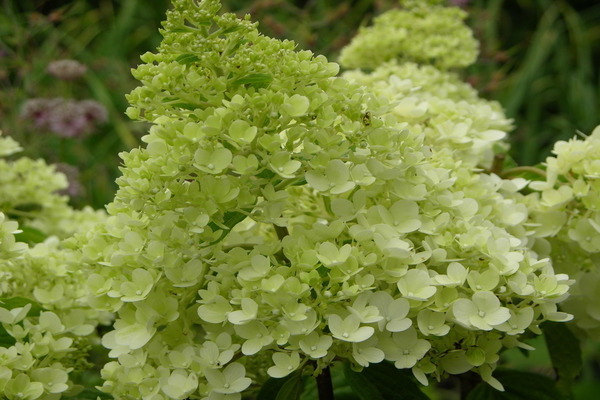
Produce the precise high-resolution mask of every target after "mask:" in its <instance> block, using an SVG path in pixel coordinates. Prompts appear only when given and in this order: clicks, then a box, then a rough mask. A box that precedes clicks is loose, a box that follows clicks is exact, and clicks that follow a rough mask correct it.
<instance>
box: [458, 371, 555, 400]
mask: <svg viewBox="0 0 600 400" xmlns="http://www.w3.org/2000/svg"><path fill="white" fill-rule="evenodd" d="M494 377H495V378H496V379H498V380H499V381H500V382H501V383H502V385H503V386H504V392H500V391H498V390H496V389H494V388H492V387H491V386H490V385H488V384H487V383H485V382H482V383H480V384H479V385H477V386H476V387H475V389H473V390H472V391H471V393H469V395H468V396H467V398H466V400H531V399H535V400H564V397H563V395H562V394H561V393H560V392H559V391H558V390H556V386H555V384H554V381H553V380H552V379H550V378H548V377H547V376H543V375H540V374H535V373H532V372H524V371H514V370H497V371H496V372H494Z"/></svg>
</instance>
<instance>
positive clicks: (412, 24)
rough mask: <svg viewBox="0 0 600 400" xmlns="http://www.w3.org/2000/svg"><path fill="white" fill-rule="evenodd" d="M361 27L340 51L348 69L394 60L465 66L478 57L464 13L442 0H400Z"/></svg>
mask: <svg viewBox="0 0 600 400" xmlns="http://www.w3.org/2000/svg"><path fill="white" fill-rule="evenodd" d="M400 3H401V5H402V6H403V7H404V9H398V10H391V11H388V12H386V13H384V14H382V15H380V16H378V17H376V18H375V20H374V23H373V25H372V26H369V27H365V28H362V29H361V30H360V31H359V34H358V35H357V36H356V37H355V38H354V39H353V40H352V42H351V43H350V45H348V46H347V47H346V48H344V49H343V50H342V53H341V55H340V62H341V63H342V64H343V65H344V66H346V67H348V68H364V69H374V68H376V67H377V66H379V65H381V64H383V63H384V62H386V61H391V60H394V59H397V60H401V61H413V62H416V63H423V64H432V65H435V66H436V67H438V68H440V69H450V68H457V67H459V68H460V67H466V66H468V65H470V64H472V63H473V62H474V61H475V59H476V58H477V51H478V47H479V46H478V43H477V41H476V40H475V38H474V37H473V32H471V30H470V29H469V28H468V27H467V26H466V25H465V24H464V19H465V18H466V17H467V13H466V12H465V11H463V10H461V9H460V8H458V7H444V6H443V5H442V3H445V1H441V0H401V1H400Z"/></svg>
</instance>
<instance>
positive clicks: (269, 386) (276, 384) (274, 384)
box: [256, 373, 298, 400]
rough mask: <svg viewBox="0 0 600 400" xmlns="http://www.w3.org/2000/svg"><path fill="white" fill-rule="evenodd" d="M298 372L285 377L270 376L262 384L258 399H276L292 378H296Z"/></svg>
mask: <svg viewBox="0 0 600 400" xmlns="http://www.w3.org/2000/svg"><path fill="white" fill-rule="evenodd" d="M296 375H298V373H294V374H291V375H288V376H286V377H284V378H269V379H267V381H266V382H265V383H264V384H263V385H262V387H261V388H260V391H259V392H258V395H257V397H256V400H275V399H276V398H277V395H278V394H279V392H280V391H281V389H282V388H283V386H284V385H285V384H286V383H287V382H288V381H289V380H290V379H294V378H295V377H296Z"/></svg>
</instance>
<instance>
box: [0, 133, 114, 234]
mask: <svg viewBox="0 0 600 400" xmlns="http://www.w3.org/2000/svg"><path fill="white" fill-rule="evenodd" d="M20 150H21V149H20V147H18V145H17V144H16V143H15V142H14V141H13V140H12V139H10V138H4V137H2V136H0V187H1V188H2V191H0V211H2V212H4V213H5V214H6V215H7V216H8V217H9V218H11V219H15V220H18V221H19V222H20V224H21V225H22V226H26V227H27V228H34V229H36V230H38V231H40V232H41V233H42V234H43V235H44V236H57V237H59V238H61V239H62V238H66V237H69V236H71V235H72V234H73V233H75V232H78V231H79V230H85V229H87V228H89V227H91V226H93V225H94V224H95V223H96V222H98V221H99V220H101V219H102V218H104V213H102V212H98V211H94V210H92V209H91V208H90V207H86V208H84V209H83V210H74V209H72V208H71V207H70V206H69V205H68V198H67V197H65V196H61V195H59V194H58V193H57V192H59V191H61V190H64V189H66V188H67V180H66V177H65V175H63V174H61V173H57V172H56V170H55V167H54V166H52V165H48V164H46V163H45V162H44V161H43V160H32V159H30V158H27V157H20V158H17V159H15V160H11V159H6V158H5V157H6V156H10V155H12V154H14V153H17V152H18V151H20Z"/></svg>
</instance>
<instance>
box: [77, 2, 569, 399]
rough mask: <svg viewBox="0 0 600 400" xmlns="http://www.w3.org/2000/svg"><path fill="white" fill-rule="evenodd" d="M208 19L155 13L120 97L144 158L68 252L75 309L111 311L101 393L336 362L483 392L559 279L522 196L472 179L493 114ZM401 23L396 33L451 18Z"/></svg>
mask: <svg viewBox="0 0 600 400" xmlns="http://www.w3.org/2000/svg"><path fill="white" fill-rule="evenodd" d="M219 7H220V4H219V1H217V0H204V1H201V2H200V3H197V2H195V1H193V0H175V1H174V9H173V10H171V11H169V13H168V17H167V21H166V22H165V23H164V25H163V26H164V29H163V35H164V40H163V42H162V43H161V45H160V47H159V49H158V52H157V53H155V54H153V53H147V54H145V55H143V57H142V59H143V61H144V62H145V64H143V65H140V66H139V67H138V68H137V69H136V70H135V71H134V75H135V76H136V77H137V78H138V79H139V80H140V81H141V82H142V84H143V85H142V86H141V87H139V88H137V89H136V90H134V91H133V92H132V93H131V94H130V95H129V101H130V102H131V103H132V107H130V108H129V110H128V114H129V115H130V116H131V117H134V118H138V119H143V120H147V121H149V122H151V123H153V126H152V128H151V129H150V133H149V135H147V136H146V137H144V141H145V142H146V143H147V147H146V148H143V149H134V150H132V151H131V152H129V153H124V154H122V158H123V160H124V168H123V176H122V177H121V178H119V179H118V184H119V191H118V193H117V196H116V198H115V200H114V202H113V203H111V204H110V205H109V206H108V207H107V209H108V211H109V213H110V215H111V216H110V217H109V218H108V220H107V221H106V223H104V224H102V225H99V226H97V228H96V229H93V230H90V231H89V232H84V233H82V234H79V235H78V236H77V238H76V240H73V241H71V242H70V246H72V248H73V249H74V250H75V249H76V248H79V249H80V251H81V253H80V257H81V260H82V261H83V262H84V263H85V264H86V265H87V266H86V268H87V272H88V273H89V279H88V280H87V289H88V291H89V293H90V297H89V300H88V301H89V303H90V304H91V305H92V306H93V307H94V308H96V309H99V310H106V311H111V312H116V313H117V320H116V322H115V324H114V328H115V329H114V330H113V331H111V332H109V333H108V334H106V335H105V336H104V337H103V339H102V343H103V345H104V346H105V347H107V348H109V349H110V354H109V355H110V357H113V358H114V359H115V360H114V361H112V362H110V363H108V364H107V365H106V366H105V368H104V369H103V378H104V379H105V383H104V386H103V390H105V391H107V392H109V393H111V394H113V396H115V397H116V398H136V399H137V398H142V399H152V400H159V399H184V398H187V397H191V398H202V399H210V400H216V399H229V400H233V399H240V398H241V393H242V392H247V391H250V390H253V388H254V386H252V384H253V383H260V382H262V381H264V380H265V379H266V378H267V376H271V377H283V376H287V375H288V374H290V373H292V372H294V371H297V370H301V371H304V373H314V374H318V373H320V371H321V370H322V369H323V368H325V367H327V366H328V365H330V364H331V363H332V362H333V360H338V359H342V360H347V361H348V362H351V363H353V364H354V365H355V366H357V367H364V366H368V365H369V364H371V363H379V362H382V361H383V360H388V361H390V362H392V363H394V365H395V366H396V367H397V368H410V369H412V371H413V373H414V374H415V376H416V377H417V378H418V379H419V380H420V381H421V382H422V383H424V384H425V383H427V377H426V375H431V376H433V377H435V378H439V377H441V376H443V375H445V374H447V373H450V374H459V373H463V372H466V371H469V370H473V371H476V372H477V373H479V374H480V375H481V376H482V377H483V378H484V379H485V380H486V381H488V382H489V383H490V384H492V385H495V386H496V387H500V384H499V382H498V381H496V380H495V379H494V378H493V377H492V372H493V369H494V368H495V364H496V362H497V360H498V353H499V351H500V350H501V348H503V347H511V346H515V345H521V346H524V345H522V344H520V343H519V341H518V338H519V335H520V334H522V333H524V332H525V331H526V330H530V331H533V332H539V329H538V325H539V324H540V323H541V322H543V321H546V320H555V321H556V320H566V319H569V316H568V315H567V314H564V313H561V312H558V311H557V308H556V304H557V303H558V302H560V301H561V300H563V299H564V298H565V297H566V293H567V290H568V287H569V284H570V283H571V281H570V280H569V279H568V277H567V276H566V275H564V274H555V273H554V270H553V267H552V265H551V263H550V261H549V260H548V259H542V258H540V257H538V255H537V253H536V252H535V251H534V250H533V249H531V248H530V247H529V246H528V244H529V232H528V231H527V230H526V229H525V227H523V224H522V223H523V222H524V221H525V220H527V218H528V211H527V208H526V207H525V206H524V205H523V204H520V203H518V201H517V200H513V198H514V199H518V198H519V197H518V196H517V195H516V192H518V191H519V190H520V189H521V188H522V187H523V185H522V182H521V181H504V180H502V179H500V178H498V177H497V176H496V175H493V174H484V173H478V172H480V170H476V169H475V167H476V165H478V164H489V163H490V160H491V156H492V154H493V146H494V144H496V143H498V141H499V140H500V139H501V138H502V137H503V136H504V133H503V132H502V129H506V128H507V127H508V125H509V122H508V121H507V120H506V118H505V117H504V116H503V115H502V113H501V112H500V110H499V109H498V106H497V105H495V104H493V103H487V102H485V101H483V100H480V99H478V98H477V97H476V96H475V94H474V93H473V92H472V91H471V90H469V89H468V88H467V87H466V86H464V85H462V84H460V83H459V82H458V80H457V78H456V77H454V76H453V75H448V74H445V73H442V72H439V71H437V70H435V69H434V68H433V67H426V66H423V67H421V66H417V65H416V64H405V65H400V64H399V61H398V60H397V61H395V64H389V65H387V66H384V67H382V69H380V70H378V71H376V72H375V73H374V75H372V76H366V75H362V74H361V73H358V72H355V73H353V74H349V75H348V76H347V78H346V79H344V78H339V77H336V75H337V73H338V68H339V67H338V66H337V64H334V63H329V62H327V60H326V59H325V58H324V57H322V56H314V55H313V54H312V53H310V52H307V51H301V52H297V51H295V50H294V47H295V45H294V43H292V42H287V41H283V42H281V41H277V40H273V39H270V38H267V37H264V36H261V35H260V34H258V32H257V30H256V26H255V24H252V23H250V22H249V21H248V19H245V20H238V19H236V18H235V16H233V15H231V14H224V15H219V14H218V10H219ZM411 7H414V8H411V9H409V10H408V11H403V13H407V15H409V16H410V17H411V18H413V19H414V20H415V24H416V22H418V21H417V20H418V19H419V18H424V19H427V20H433V21H437V20H436V18H438V17H436V16H439V18H441V19H442V20H444V21H446V20H447V19H448V17H447V15H449V13H450V14H451V15H457V16H461V15H462V14H457V13H461V11H459V10H456V11H452V9H451V11H446V10H447V9H445V8H442V7H437V6H432V7H428V8H423V7H422V6H420V5H419V4H418V3H415V4H412V5H411ZM402 15H404V14H402ZM402 15H401V16H402ZM458 20H460V18H458ZM436 24H438V23H437V22H436V23H435V24H434V26H438V25H439V24H438V25H436ZM453 24H454V23H453ZM455 25H456V24H455ZM415 26H418V24H416V25H415ZM453 26H454V25H453ZM457 26H458V25H457ZM464 31H467V28H465V27H464V26H463V25H460V29H458V28H457V29H454V30H452V34H450V33H448V34H447V35H445V36H444V38H445V39H447V40H448V43H451V41H452V40H453V39H452V38H455V39H456V40H457V42H460V43H463V37H464V36H465V35H464V34H463V33H462V32H464ZM367 32H368V31H367ZM367 34H370V33H365V35H367ZM452 35H455V36H452ZM469 35H470V33H469ZM469 37H470V36H469ZM361 40H362V39H360V38H359V39H357V43H360V41H361ZM426 48H427V47H426ZM443 49H445V50H444V51H442V50H443ZM436 51H437V53H436V57H428V58H427V60H426V61H428V62H429V61H431V62H434V63H435V64H436V65H441V66H443V67H448V66H450V65H452V66H457V65H465V64H464V63H466V64H468V58H467V60H462V61H461V62H458V63H457V62H455V61H448V60H452V57H455V56H456V52H455V47H454V46H453V45H450V44H445V45H444V46H440V49H438V50H436ZM468 53H469V54H471V53H472V51H471V50H468ZM473 54H474V53H473ZM397 57H398V56H397V55H396V54H393V55H390V58H397ZM414 60H415V61H424V60H422V59H420V58H416V59H414ZM436 60H437V61H436ZM377 66H378V63H376V64H373V67H377ZM412 79H414V81H413V80H412ZM353 81H354V82H353ZM357 82H358V83H357ZM363 84H366V86H362V85H363ZM388 84H389V85H391V88H390V89H388V88H386V86H387V85H388ZM418 86H422V87H421V88H419V87H418ZM396 91H401V93H404V94H405V95H403V94H395V93H396ZM486 118H489V120H486ZM436 135H437V136H438V137H436ZM463 156H464V157H465V161H462V160H461V159H460V158H462V157H463ZM459 157H460V158H459ZM76 258H77V257H76Z"/></svg>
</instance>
